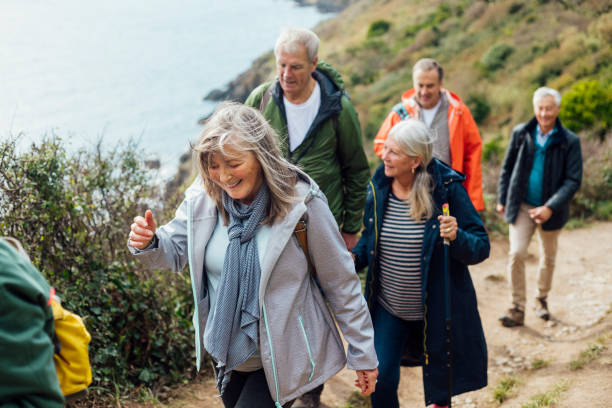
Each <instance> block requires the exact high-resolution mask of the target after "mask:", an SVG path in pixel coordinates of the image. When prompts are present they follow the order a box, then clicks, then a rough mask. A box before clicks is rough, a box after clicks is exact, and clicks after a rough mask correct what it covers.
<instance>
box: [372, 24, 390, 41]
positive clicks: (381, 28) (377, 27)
mask: <svg viewBox="0 0 612 408" xmlns="http://www.w3.org/2000/svg"><path fill="white" fill-rule="evenodd" d="M389 28H391V23H390V22H388V21H387V20H375V21H373V22H372V24H370V28H368V33H367V35H366V38H374V37H380V36H381V35H384V34H385V33H386V32H387V31H389Z"/></svg>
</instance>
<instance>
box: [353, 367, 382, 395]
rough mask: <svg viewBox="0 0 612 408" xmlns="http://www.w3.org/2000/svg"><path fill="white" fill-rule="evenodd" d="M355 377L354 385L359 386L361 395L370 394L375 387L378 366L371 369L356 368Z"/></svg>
mask: <svg viewBox="0 0 612 408" xmlns="http://www.w3.org/2000/svg"><path fill="white" fill-rule="evenodd" d="M356 373H357V379H356V380H355V387H357V388H361V394H362V395H370V394H371V393H373V392H374V390H375V389H376V378H377V377H378V368H375V369H373V370H357V371H356Z"/></svg>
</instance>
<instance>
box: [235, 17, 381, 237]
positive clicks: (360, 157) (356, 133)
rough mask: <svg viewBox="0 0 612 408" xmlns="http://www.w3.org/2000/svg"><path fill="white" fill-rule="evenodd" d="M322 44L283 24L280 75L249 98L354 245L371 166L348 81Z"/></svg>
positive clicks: (278, 43) (276, 50) (278, 61)
mask: <svg viewBox="0 0 612 408" xmlns="http://www.w3.org/2000/svg"><path fill="white" fill-rule="evenodd" d="M318 49H319V38H318V37H317V35H316V34H315V33H313V32H312V31H310V30H306V29H303V28H286V29H284V30H283V31H282V32H281V34H280V36H279V37H278V39H277V41H276V45H275V47H274V54H275V56H276V68H277V73H278V77H277V78H276V80H275V81H273V82H268V83H265V84H262V85H260V86H258V87H257V88H256V89H255V90H253V92H251V94H250V95H249V97H248V98H247V100H246V102H245V104H246V105H249V106H252V107H254V108H258V109H259V110H260V111H261V112H262V113H263V115H264V116H265V118H266V119H267V120H268V122H269V123H270V124H271V125H272V127H273V128H274V129H275V130H276V132H277V133H278V135H279V137H280V140H281V148H282V150H283V154H284V156H285V157H286V158H287V159H288V160H289V161H290V162H292V163H294V164H297V165H299V166H300V167H301V168H302V169H303V170H304V171H305V172H306V173H307V174H308V175H309V176H310V177H312V178H313V179H314V181H315V182H316V183H317V184H318V185H319V187H320V188H321V190H322V191H323V193H324V194H325V196H326V197H327V202H328V204H329V208H330V210H331V212H332V214H333V215H334V217H335V219H336V222H337V223H338V226H339V227H340V228H341V233H342V237H343V238H344V241H345V243H346V246H347V248H348V249H351V248H353V247H354V246H355V244H356V243H357V233H358V232H359V231H360V230H361V212H362V210H363V205H364V203H365V194H366V186H367V184H368V181H369V178H370V169H369V166H368V161H367V158H366V156H365V152H364V151H363V142H362V140H361V127H360V125H359V119H358V118H357V112H356V111H355V108H353V105H352V104H351V102H350V100H349V98H348V96H347V95H346V93H345V92H344V81H343V80H342V78H341V77H340V75H339V74H338V72H337V71H336V70H335V69H333V68H332V67H331V66H329V65H328V64H326V63H325V62H322V61H319V57H318V55H317V54H318Z"/></svg>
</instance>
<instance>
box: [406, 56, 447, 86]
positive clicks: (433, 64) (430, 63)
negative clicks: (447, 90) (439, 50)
mask: <svg viewBox="0 0 612 408" xmlns="http://www.w3.org/2000/svg"><path fill="white" fill-rule="evenodd" d="M432 69H435V70H436V71H438V82H440V81H442V78H444V69H443V68H442V65H440V63H438V61H436V60H435V59H433V58H421V59H420V60H418V61H417V62H416V64H414V67H412V75H413V76H414V74H415V73H416V72H417V71H421V72H425V71H429V70H432Z"/></svg>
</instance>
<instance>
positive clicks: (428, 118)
mask: <svg viewBox="0 0 612 408" xmlns="http://www.w3.org/2000/svg"><path fill="white" fill-rule="evenodd" d="M441 104H442V98H440V99H438V103H437V104H436V106H434V107H433V108H431V109H423V108H421V112H422V113H423V122H425V125H426V126H427V128H428V129H429V128H430V127H431V122H433V120H434V118H435V117H436V112H438V109H439V108H440V105H441Z"/></svg>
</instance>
